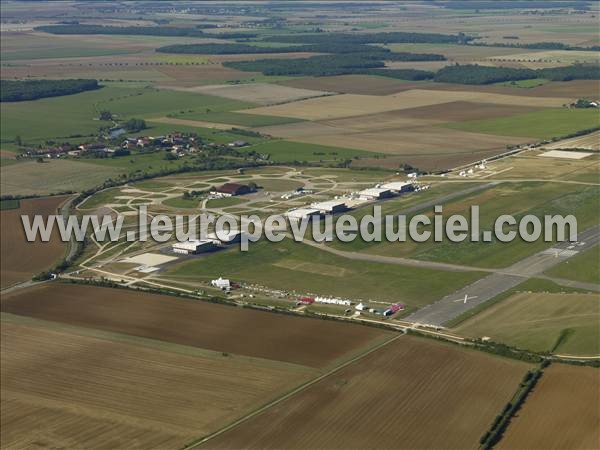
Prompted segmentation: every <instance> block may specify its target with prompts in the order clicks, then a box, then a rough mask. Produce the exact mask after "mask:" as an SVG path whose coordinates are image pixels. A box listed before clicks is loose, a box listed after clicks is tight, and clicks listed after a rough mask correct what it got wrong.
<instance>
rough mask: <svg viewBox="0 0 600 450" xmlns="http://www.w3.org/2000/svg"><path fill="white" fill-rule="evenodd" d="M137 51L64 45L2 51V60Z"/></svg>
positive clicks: (74, 56)
mask: <svg viewBox="0 0 600 450" xmlns="http://www.w3.org/2000/svg"><path fill="white" fill-rule="evenodd" d="M129 53H135V51H134V50H127V49H118V48H93V47H83V46H80V47H62V48H45V49H33V50H19V51H16V52H2V61H21V60H25V59H46V58H82V57H92V56H110V55H126V54H129Z"/></svg>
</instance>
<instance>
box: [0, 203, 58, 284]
mask: <svg viewBox="0 0 600 450" xmlns="http://www.w3.org/2000/svg"><path fill="white" fill-rule="evenodd" d="M67 198H68V197H65V196H61V197H48V198H39V199H27V200H21V201H20V204H21V207H20V208H18V209H10V210H4V211H2V212H1V213H0V232H1V233H0V236H1V239H0V244H1V245H0V250H1V256H2V257H1V258H0V264H1V266H0V267H1V269H0V274H1V275H2V276H1V279H2V281H1V284H0V286H1V287H2V288H5V287H8V286H11V285H13V284H16V283H20V282H22V281H26V280H28V279H30V278H31V277H32V276H34V275H36V274H38V273H40V272H42V271H43V270H46V269H49V268H51V267H52V266H53V265H54V264H56V263H57V262H58V261H59V260H60V259H61V258H62V256H63V255H64V252H65V244H64V243H63V242H61V241H60V237H59V236H58V234H57V233H52V236H51V239H50V241H48V242H41V241H40V240H38V241H36V242H27V239H26V237H25V231H24V230H23V225H22V222H21V215H28V216H30V220H32V218H33V216H34V215H36V214H40V215H42V216H44V217H47V216H48V215H50V214H56V213H57V208H58V207H59V206H60V205H61V204H62V203H63V202H64V201H65V200H66V199H67Z"/></svg>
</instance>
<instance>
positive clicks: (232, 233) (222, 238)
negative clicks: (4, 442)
mask: <svg viewBox="0 0 600 450" xmlns="http://www.w3.org/2000/svg"><path fill="white" fill-rule="evenodd" d="M242 233H243V232H242V231H240V230H229V231H225V230H223V231H221V232H220V233H219V234H218V235H217V233H209V234H208V235H207V236H206V237H207V238H208V239H210V240H212V241H219V242H221V243H223V244H235V243H236V242H240V241H241V240H242Z"/></svg>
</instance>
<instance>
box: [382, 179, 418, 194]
mask: <svg viewBox="0 0 600 450" xmlns="http://www.w3.org/2000/svg"><path fill="white" fill-rule="evenodd" d="M378 187H379V188H381V189H389V190H390V191H394V192H398V193H400V192H412V191H414V190H415V186H414V185H413V184H412V183H408V182H406V181H392V182H390V183H384V184H382V185H380V186H378Z"/></svg>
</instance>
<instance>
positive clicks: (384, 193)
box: [358, 187, 394, 200]
mask: <svg viewBox="0 0 600 450" xmlns="http://www.w3.org/2000/svg"><path fill="white" fill-rule="evenodd" d="M358 195H359V196H360V198H363V199H365V200H379V199H382V198H389V197H393V195H394V193H393V192H392V191H391V189H385V188H381V187H379V188H369V189H364V190H362V191H360V192H359V193H358Z"/></svg>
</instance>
